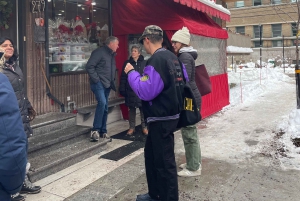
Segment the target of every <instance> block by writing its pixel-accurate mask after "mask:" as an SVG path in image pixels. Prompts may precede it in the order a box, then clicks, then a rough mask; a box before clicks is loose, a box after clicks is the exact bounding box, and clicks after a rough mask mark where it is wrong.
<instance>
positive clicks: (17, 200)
mask: <svg viewBox="0 0 300 201" xmlns="http://www.w3.org/2000/svg"><path fill="white" fill-rule="evenodd" d="M10 199H11V201H24V200H25V197H24V196H23V195H20V193H16V194H14V195H11V196H10Z"/></svg>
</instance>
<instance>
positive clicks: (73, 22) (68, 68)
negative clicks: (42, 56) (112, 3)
mask: <svg viewBox="0 0 300 201" xmlns="http://www.w3.org/2000/svg"><path fill="white" fill-rule="evenodd" d="M48 17H49V70H50V74H57V73H65V72H76V71H83V70H85V64H86V62H87V60H88V58H89V57H90V55H91V52H92V51H93V50H94V49H96V48H98V47H99V46H103V43H104V41H105V39H106V38H107V37H108V36H109V26H110V25H109V9H108V0H50V1H49V0H48Z"/></svg>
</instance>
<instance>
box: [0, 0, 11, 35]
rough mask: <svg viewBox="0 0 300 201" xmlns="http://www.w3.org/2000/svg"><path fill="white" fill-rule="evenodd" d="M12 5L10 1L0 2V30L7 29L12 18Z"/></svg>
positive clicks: (0, 0)
mask: <svg viewBox="0 0 300 201" xmlns="http://www.w3.org/2000/svg"><path fill="white" fill-rule="evenodd" d="M12 8H13V4H12V2H11V1H10V0H5V1H4V0H0V29H2V30H4V29H8V28H9V20H10V18H11V16H12V14H13V13H12Z"/></svg>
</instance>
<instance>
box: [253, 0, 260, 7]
mask: <svg viewBox="0 0 300 201" xmlns="http://www.w3.org/2000/svg"><path fill="white" fill-rule="evenodd" d="M255 1H259V2H260V4H259V5H255ZM261 5H262V0H253V1H252V6H261Z"/></svg>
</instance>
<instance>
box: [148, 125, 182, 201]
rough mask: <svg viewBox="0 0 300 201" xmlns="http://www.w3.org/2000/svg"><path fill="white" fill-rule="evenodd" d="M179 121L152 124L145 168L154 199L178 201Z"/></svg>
mask: <svg viewBox="0 0 300 201" xmlns="http://www.w3.org/2000/svg"><path fill="white" fill-rule="evenodd" d="M177 122H178V120H171V121H159V122H151V123H150V124H149V125H148V129H149V133H148V136H147V140H146V145H145V166H146V176H147V182H148V190H149V195H150V196H151V198H152V199H160V200H162V201H178V181H177V169H176V162H175V154H174V131H175V129H176V126H177Z"/></svg>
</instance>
